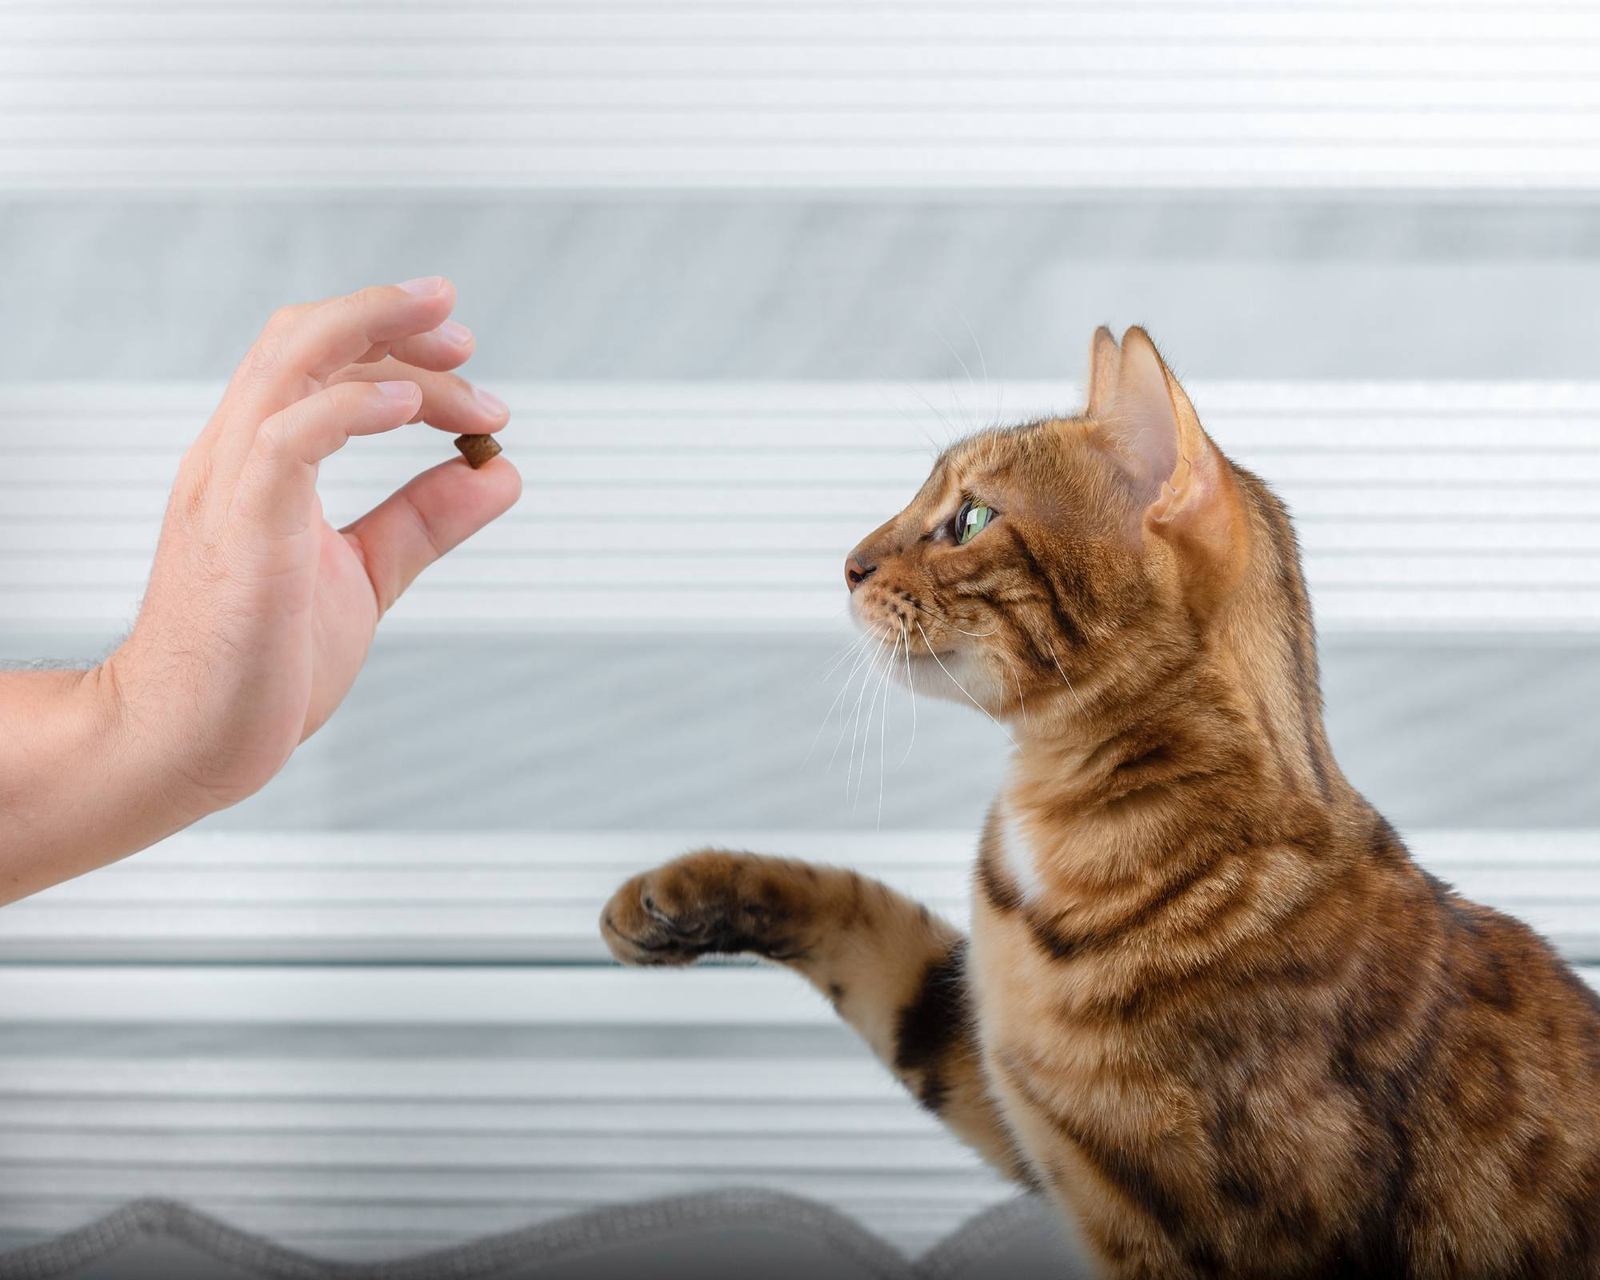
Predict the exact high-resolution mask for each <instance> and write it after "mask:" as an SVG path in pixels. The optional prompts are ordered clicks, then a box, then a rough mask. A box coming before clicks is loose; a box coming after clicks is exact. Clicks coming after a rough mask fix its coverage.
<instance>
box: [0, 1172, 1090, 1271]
mask: <svg viewBox="0 0 1600 1280" xmlns="http://www.w3.org/2000/svg"><path fill="white" fill-rule="evenodd" d="M1089 1274H1090V1272H1089V1271H1088V1270H1087V1269H1086V1268H1084V1267H1083V1266H1082V1265H1081V1264H1080V1263H1077V1262H1075V1261H1074V1259H1073V1256H1072V1250H1071V1249H1070V1248H1069V1246H1068V1245H1067V1243H1066V1237H1065V1235H1064V1233H1063V1232H1062V1230H1061V1227H1060V1225H1059V1223H1058V1222H1057V1220H1056V1217H1055V1215H1054V1214H1053V1213H1052V1212H1051V1210H1050V1209H1049V1208H1048V1206H1046V1205H1045V1204H1043V1203H1042V1202H1040V1201H1037V1200H1032V1199H1028V1198H1022V1199H1018V1200H1014V1201H1011V1202H1010V1203H1008V1204H1004V1205H1001V1206H999V1207H998V1208H995V1209H992V1210H989V1211H987V1212H986V1213H983V1214H980V1215H978V1216H977V1217H976V1218H974V1219H973V1220H972V1221H971V1222H969V1223H967V1224H966V1225H965V1226H963V1227H962V1228H960V1229H959V1230H958V1231H956V1232H955V1233H954V1234H952V1235H951V1236H949V1237H948V1238H947V1239H946V1240H945V1241H943V1242H942V1243H941V1244H938V1245H936V1246H935V1247H934V1248H933V1249H931V1250H930V1251H929V1252H928V1253H927V1254H925V1255H924V1256H923V1257H922V1258H921V1259H920V1260H918V1261H916V1262H912V1261H909V1260H908V1259H906V1258H905V1257H903V1256H902V1255H901V1254H900V1253H899V1252H897V1251H896V1250H895V1249H893V1248H891V1247H890V1246H889V1245H887V1244H885V1243H884V1242H883V1241H881V1240H879V1239H878V1238H877V1237H876V1236H874V1235H873V1234H872V1233H871V1232H869V1231H867V1230H865V1229H864V1228H863V1227H861V1226H860V1225H858V1224H857V1223H855V1222H853V1221H851V1220H850V1219H849V1218H847V1217H846V1216H844V1215H843V1214H840V1213H837V1212H835V1211H834V1210H832V1209H830V1208H827V1207H826V1206H823V1205H819V1204H815V1203H813V1202H811V1201H808V1200H803V1199H800V1198H799V1197H795V1196H784V1195H777V1194H774V1193H772V1192H764V1191H722V1192H710V1193H706V1194H702V1195H690V1196H677V1197H672V1198H670V1199H663V1200H652V1201H646V1202H642V1203H638V1204H624V1205H615V1206H612V1207H609V1208H605V1209H597V1210H593V1211H591V1212H589V1213H584V1214H578V1215H575V1216H573V1217H570V1218H563V1219H561V1220H560V1221H558V1222H552V1223H548V1224H545V1225H543V1226H538V1227H531V1228H528V1229H526V1230H522V1231H514V1232H509V1233H507V1234H505V1235H500V1236H493V1237H490V1238H488V1239H485V1240H480V1241H475V1242H473V1243H471V1244H467V1245H462V1246H460V1247H458V1248H454V1249H447V1250H441V1251H439V1252H437V1253H429V1254H424V1255H421V1256H419V1257H414V1258H406V1259H399V1260H395V1261H389V1262H379V1263H349V1262H328V1261H323V1260H320V1259H317V1258H313V1257H310V1256H308V1255H306V1254H302V1253H296V1252H294V1251H291V1250H288V1249H283V1248H280V1247H279V1246H277V1245H275V1244H273V1243H271V1242H270V1241H268V1240H264V1239H261V1238H259V1237H257V1236H253V1235H250V1234H249V1233H247V1232H243V1231H237V1230H235V1229H234V1228H232V1227H229V1226H226V1225H224V1224H223V1223H220V1222H218V1221H216V1220H215V1219H213V1218H210V1217H207V1216H206V1215H205V1214H202V1213H199V1212H197V1211H195V1210H193V1209H190V1208H189V1207H188V1206H186V1205H181V1204H176V1203H173V1202H171V1201H164V1200H141V1201H136V1202H135V1203H133V1204H129V1205H125V1206H124V1207H123V1208H121V1209H118V1210H117V1211H116V1212H114V1213H112V1214H109V1215H107V1216H106V1217H105V1218H102V1219H100V1220H99V1221H98V1222H94V1223H90V1224H89V1225H88V1226H86V1227H82V1228H80V1229H79V1230H77V1231H73V1232H69V1233H67V1234H66V1235H64V1236H62V1237H60V1238H59V1239H56V1240H53V1241H50V1242H48V1243H46V1244H41V1245H35V1246H32V1247H30V1248H27V1249H21V1250H18V1251H16V1252H14V1253H11V1254H9V1255H5V1256H0V1280H202V1278H204V1280H322V1278H323V1277H329V1278H333V1277H337V1278H339V1280H357V1278H358V1277H359V1278H360V1280H434V1278H435V1277H439V1278H443V1277H449V1278H450V1280H603V1278H606V1277H611V1276H630V1277H636V1276H649V1277H663V1278H670V1277H675V1276H693V1277H695V1280H724V1278H726V1280H746V1278H747V1277H750V1276H753V1275H760V1276H761V1277H762V1278H763V1280H812V1278H813V1277H820V1276H826V1277H829V1278H830V1280H979V1277H983V1276H991V1275H1006V1276H1012V1277H1018V1278H1019V1280H1028V1277H1032V1276H1040V1277H1043V1276H1051V1277H1056V1278H1058V1280H1073V1278H1074V1277H1077V1276H1085V1277H1087V1276H1088V1275H1089Z"/></svg>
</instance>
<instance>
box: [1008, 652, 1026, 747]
mask: <svg viewBox="0 0 1600 1280" xmlns="http://www.w3.org/2000/svg"><path fill="white" fill-rule="evenodd" d="M1006 666H1007V667H1008V668H1009V669H1010V671H1011V678H1012V679H1013V680H1014V681H1016V685H1017V702H1018V703H1019V704H1020V705H1021V707H1022V728H1023V730H1024V731H1026V730H1027V728H1028V700H1027V699H1026V698H1024V697H1023V696H1022V677H1021V676H1020V675H1018V674H1017V668H1016V664H1015V663H1013V662H1012V661H1011V660H1010V659H1009V658H1007V659H1006Z"/></svg>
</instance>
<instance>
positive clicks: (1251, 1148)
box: [602, 329, 1600, 1280]
mask: <svg viewBox="0 0 1600 1280" xmlns="http://www.w3.org/2000/svg"><path fill="white" fill-rule="evenodd" d="M964 499H979V500H981V501H982V502H983V504H984V505H987V506H990V507H991V508H992V509H993V510H994V511H995V512H996V515H995V517H994V518H993V520H992V522H991V524H990V525H989V527H988V528H986V529H985V530H983V531H982V532H981V533H979V534H978V535H977V536H976V537H974V538H973V539H972V540H971V541H970V542H969V543H967V544H966V545H965V546H962V545H958V544H957V543H956V541H955V539H954V538H953V537H952V535H951V532H950V528H949V526H950V522H951V519H952V517H953V516H954V514H955V513H956V511H957V509H958V508H959V507H960V506H961V504H962V502H963V500H964ZM855 558H856V560H857V561H858V562H859V564H858V566H857V567H858V568H859V569H861V570H870V572H869V573H868V576H866V577H865V579H863V580H862V581H861V582H860V584H859V587H858V588H856V589H855V590H854V595H853V598H852V604H853V607H854V610H855V613H856V617H857V619H858V621H860V622H861V623H862V624H863V625H864V626H866V627H868V628H887V629H888V634H890V635H891V636H893V637H894V638H895V640H896V641H897V642H898V643H899V644H901V645H903V646H904V649H905V653H906V656H907V657H908V658H909V663H908V664H902V665H909V667H910V668H911V679H912V681H913V682H914V683H915V685H916V687H917V688H919V689H924V688H925V689H927V690H928V691H935V690H937V689H941V688H942V689H943V690H944V691H945V692H946V693H948V694H950V695H952V696H955V697H958V698H961V697H964V695H963V694H961V693H958V692H956V691H955V690H954V689H953V687H952V684H953V681H954V680H955V679H959V680H960V682H961V684H962V685H964V686H965V687H966V690H967V691H969V692H970V694H971V695H972V697H973V698H974V699H975V700H976V701H978V702H980V703H981V704H982V705H983V706H984V708H985V709H986V710H988V711H989V712H991V713H992V714H993V715H994V716H996V717H998V718H1000V719H1002V720H1004V721H1006V722H1007V723H1008V724H1009V725H1010V727H1011V729H1012V731H1013V732H1014V733H1015V735H1016V738H1017V741H1018V744H1019V746H1018V750H1017V752H1016V754H1015V757H1014V759H1013V764H1012V771H1011V774H1010V777H1009V780H1008V782H1007V784H1006V786H1005V787H1004V789H1003V791H1002V793H1001V795H1000V796H999V797H998V798H997V800H996V802H995V805H994V808H993V809H992V811H991V813H990V816H989V820H988V823H987V826H986V828H985V830H984V833H983V838H982V841H981V844H980V846H979V854H978V864H977V871H976V876H975V890H974V895H973V896H974V904H973V906H974V910H973V926H972V937H971V940H970V943H969V942H968V941H967V940H965V939H963V938H962V937H961V936H960V935H959V934H958V933H957V931H956V930H955V929H953V928H952V927H951V926H949V925H947V924H945V923H944V922H942V921H940V920H938V919H936V918H933V917H931V916H930V915H929V914H928V912H927V911H926V909H924V908H921V907H919V906H917V905H916V904H915V903H913V902H910V901H908V900H907V899H905V898H903V897H901V896H900V895H899V894H897V893H894V892H892V891H891V890H889V889H887V888H886V887H885V886H883V885H881V884H878V883H876V882H875V881H871V880H867V879H864V878H863V877H861V876H859V875H857V874H855V873H854V872H851V871H848V870H840V869H836V868H828V867H816V866H809V865H806V864H804V863H799V862H793V861H788V860H782V859H775V858H767V857H759V856H756V855H753V854H743V853H723V852H714V851H707V852H702V853H696V854H691V855H689V856H687V857H685V858H681V859H679V860H677V861H676V862H671V863H668V864H666V865H665V866H663V867H660V868H658V869H656V870H655V871H653V872H650V873H648V874H646V875H644V876H640V877H637V878H635V879H634V880H632V881H629V882H628V883H627V884H626V885H624V886H623V887H622V888H621V889H620V890H619V891H618V893H617V894H616V896H615V897H614V898H613V899H612V900H611V902H610V903H609V904H608V906H607V908H606V911H605V915H604V917H603V924H602V928H603V932H604V934H605V937H606V939H607V941H608V943H609V944H610V946H611V949H612V950H613V952H614V953H615V954H616V955H617V956H618V957H619V958H620V959H622V960H624V961H626V962H628V963H635V964H679V963H687V962H688V961H689V960H691V959H693V958H694V957H696V956H698V955H702V954H705V953H708V952H753V953H755V954H757V955H762V956H766V957H768V958H770V959H773V960H776V961H778V962H780V963H782V964H785V965H787V966H789V967H790V968H793V969H796V970H798V971H799V972H800V973H801V974H803V975H804V976H805V977H807V978H808V979H810V981H811V982H813V983H814V984H816V986H817V987H818V988H819V989H820V990H821V991H823V992H824V993H825V994H827V995H828V996H829V998H830V999H831V1000H832V1001H833V1003H834V1004H835V1006H836V1007H837V1008H838V1010H839V1012H840V1014H841V1016H842V1017H843V1018H845V1019H846V1020H847V1021H848V1022H849V1023H850V1024H851V1025H852V1026H853V1027H855V1028H856V1030H857V1031H858V1032H860V1034H861V1035H862V1036H863V1037H864V1038H865V1039H866V1041H867V1043H868V1044H869V1045H870V1046H871V1047H872V1048H873V1050H874V1051H875V1052H876V1053H877V1054H878V1056H879V1057H880V1058H882V1059H883V1061H884V1062H885V1063H886V1064H888V1065H889V1066H890V1067H891V1069H892V1070H893V1071H894V1072H895V1073H896V1074H897V1075H898V1076H899V1078H900V1079H901V1080H902V1081H904V1082H905V1084H906V1085H907V1086H908V1087H909V1088H910V1089H911V1090H912V1092H913V1093H914V1094H915V1095H916V1096H917V1097H918V1098H919V1099H920V1100H921V1102H922V1103H923V1104H924V1105H925V1106H927V1107H928V1108H929V1109H931V1110H932V1111H934V1112H936V1113H937V1114H938V1115H939V1116H940V1117H941V1118H942V1119H943V1120H944V1121H945V1122H946V1123H947V1124H948V1125H949V1127H950V1128H951V1129H952V1130H954V1131H955V1132H956V1133H957V1134H958V1135H960V1136H961V1137H962V1138H964V1139H965V1140H966V1141H968V1142H969V1143H971V1144H972V1145H973V1146H974V1147H976V1148H977V1149H978V1150H979V1151H980V1152H982V1153H983V1154H984V1155H985V1156H986V1157H987V1158H988V1159H989V1160H990V1161H992V1162H993V1163H994V1164H995V1165H996V1166H997V1167H999V1168H1000V1169H1001V1170H1003V1171H1004V1172H1006V1173H1007V1174H1009V1175H1011V1176H1013V1177H1015V1178H1017V1179H1019V1180H1022V1181H1024V1182H1027V1183H1030V1184H1032V1185H1035V1186H1037V1187H1039V1188H1041V1189H1042V1190H1044V1191H1045V1192H1046V1193H1048V1194H1049V1195H1051V1196H1053V1197H1054V1198H1055V1199H1056V1201H1057V1202H1058V1203H1059V1204H1060V1206H1061V1208H1062V1209H1063V1210H1064V1211H1065V1212H1066V1213H1067V1214H1068V1215H1070V1216H1071V1218H1072V1219H1073V1220H1074V1221H1075V1222H1076V1224H1077V1226H1078V1228H1079V1231H1080V1234H1081V1236H1082V1238H1083V1239H1084V1240H1085V1241H1086V1242H1087V1244H1088V1245H1089V1247H1090V1248H1091V1250H1092V1251H1093V1252H1094V1254H1095V1255H1096V1256H1097V1257H1098V1258H1099V1260H1100V1262H1101V1264H1102V1266H1103V1268H1104V1270H1105V1272H1106V1273H1107V1274H1109V1275H1112V1276H1118V1277H1152V1278H1153V1277H1162V1278H1163V1280H1166V1278H1170V1277H1199V1276H1253V1277H1332V1276H1404V1277H1415V1278H1418V1280H1422V1278H1427V1280H1433V1278H1435V1277H1437V1278H1440V1280H1443V1278H1444V1277H1453V1278H1454V1277H1460V1278H1466V1277H1484V1278H1486V1280H1487V1278H1489V1277H1534V1276H1540V1277H1543V1276H1550V1277H1569V1276H1600V1002H1597V1000H1596V997H1595V995H1594V994H1593V993H1592V992H1591V991H1590V990H1589V988H1588V987H1586V986H1585V985H1584V983H1583V982H1582V981H1581V980H1580V979H1579V978H1578V977H1577V976H1576V975H1575V974H1574V973H1573V972H1572V971H1571V970H1570V969H1569V968H1567V967H1566V966H1565V965H1564V964H1563V963H1562V962H1561V961H1560V960H1559V959H1558V958H1557V957H1556V956H1555V955H1554V954H1553V953H1552V952H1551V950H1550V949H1549V947H1548V946H1546V945H1545V943H1544V942H1543V941H1541V940H1540V938H1538V937H1537V936H1536V935H1535V934H1534V933H1533V932H1532V931H1530V930H1529V929H1528V928H1526V927H1525V926H1524V925H1522V924H1521V923H1519V922H1518V921H1516V920H1512V919H1509V918H1507V917H1506V916H1503V915H1500V914H1499V913H1497V912H1494V911H1491V910H1489V909H1487V908H1485V907H1481V906H1478V905H1476V904H1474V903H1471V902H1467V901H1465V900H1463V899H1462V898H1460V897H1458V896H1457V895H1456V894H1455V893H1453V892H1452V891H1451V890H1450V888H1449V887H1448V886H1446V885H1444V884H1442V883H1440V882H1439V881H1437V880H1435V879H1434V878H1432V877H1431V876H1429V875H1428V874H1427V873H1426V872H1424V871H1422V870H1420V869H1419V868H1418V867H1417V866H1416V865H1415V864H1414V863H1413V862H1412V861H1411V859H1410V858H1409V857H1408V856H1407V854H1406V850H1405V848H1404V846H1403V845H1402V844H1401V842H1400V839H1399V838H1398V836H1396V834H1395V832H1394V830H1393V828H1391V827H1390V826H1389V824H1388V823H1387V822H1385V821H1384V819H1383V818H1382V817H1381V816H1379V814H1377V813H1376V812H1375V811H1374V810H1373V809H1372V807H1371V806H1370V805H1368V804H1367V803H1366V801H1365V800H1363V799H1362V797H1361V796H1360V795H1358V794H1357V793H1356V792H1355V791H1354V790H1352V789H1351V787H1350V785H1349V783H1348V782H1346V780H1345V778H1344V776H1343V775H1342V774H1341V773H1340V771H1339V767H1338V765H1337V764H1335V763H1334V760H1333V758H1332V756H1331V754H1330V753H1329V749H1328V742H1327V739H1326V736H1325V735H1324V732H1323V727H1322V715H1321V695H1320V692H1319V689H1318V683H1317V660H1316V652H1315V646H1314V639H1313V633H1312V628H1311V618H1310V609H1309V606H1308V603H1307V599H1306V593H1305V589H1304V587H1303V585H1302V582H1301V576H1300V561H1299V554H1298V551H1297V548H1296V545H1295V538H1294V532H1293V530H1292V528H1291V527H1290V524H1289V518H1288V516H1287V514H1286V513H1285V511H1284V508H1283V507H1282V505H1281V504H1280V503H1279V502H1278V500H1277V499H1276V498H1275V497H1274V496H1273V495H1272V493H1271V492H1270V491H1269V490H1268V489H1267V487H1266V486H1265V485H1264V484H1262V482H1261V481H1260V480H1258V479H1257V478H1256V477H1255V476H1253V475H1251V474H1249V473H1248V472H1246V471H1243V470H1241V469H1240V468H1238V467H1236V466H1234V465H1233V464H1231V463H1230V462H1228V461H1227V460H1226V459H1225V458H1223V456H1222V455H1221V453H1220V452H1218V451H1217V449H1216V447H1215V446H1214V445H1213V444H1212V443H1211V441H1210V440H1209V438H1208V437H1206V435H1205V434H1204V432H1203V431H1201V429H1200V426H1199V422H1198V420H1197V419H1196V418H1195V415H1194V411H1193V408H1192V407H1191V405H1190V403H1189V400H1188V397H1187V396H1186V395H1185V394H1184V392H1183V390H1182V388H1181V387H1180V386H1179V385H1178V384H1177V382H1176V380H1175V379H1173V378H1172V377H1171V375H1170V373H1169V372H1168V371H1167V369H1166V366H1165V365H1164V364H1163V363H1162V361H1161V359H1160V357H1159V356H1158V355H1157V353H1156V351H1155V348H1154V346H1153V345H1152V344H1151V343H1150V341H1149V339H1148V338H1147V337H1146V336H1145V334H1144V333H1143V331H1142V330H1137V329H1135V330H1130V331H1129V332H1128V334H1127V335H1126V337H1125V338H1124V340H1123V343H1122V346H1121V347H1120V349H1119V347H1118V346H1117V344H1116V342H1115V341H1114V340H1113V339H1112V338H1111V335H1110V334H1109V333H1106V332H1105V331H1104V330H1101V331H1100V333H1098V334H1097V335H1096V337H1095V342H1094V345H1093V349H1092V360H1091V391H1090V402H1089V406H1088V409H1087V410H1086V412H1085V414H1084V415H1083V416H1080V417H1077V418H1070V419H1052V420H1048V421H1043V422H1037V423H1033V424H1031V425H1028V426H1024V427H1019V428H1014V429H1010V430H1002V431H990V432H985V433H982V434H980V435H977V436H975V437H973V438H971V439H969V440H967V441H964V442H963V443H961V444H960V445H957V446H956V447H954V448H952V449H951V450H950V451H949V452H947V453H946V454H945V455H944V456H943V457H942V458H940V459H939V461H938V463H937V464H936V465H935V467H934V469H933V473H932V475H931V476H930V477H929V478H928V481H927V482H926V484H924V486H923V488H922V490H921V491H920V492H919V493H918V494H917V496H916V497H915V499H914V500H913V501H912V502H911V504H910V506H908V507H907V508H906V509H905V510H904V511H903V512H901V513H900V515H898V516H896V517H895V518H894V519H893V520H891V521H889V522H888V523H887V524H885V525H884V526H883V527H882V528H880V529H878V530H877V531H876V532H874V533H873V534H871V535H870V536H869V537H868V538H867V539H866V540H865V541H864V542H862V544H861V545H860V546H859V547H858V548H857V549H856V552H855ZM935 654H936V655H937V660H938V661H942V662H943V664H944V666H945V667H947V668H948V669H949V678H948V679H947V677H946V675H945V673H944V671H943V670H942V669H941V668H939V667H938V666H937V665H936V664H935V659H934V657H933V656H932V655H935Z"/></svg>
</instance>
